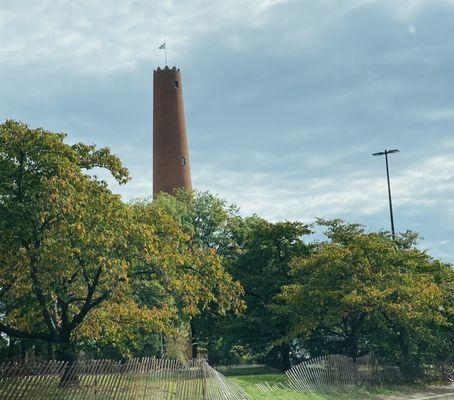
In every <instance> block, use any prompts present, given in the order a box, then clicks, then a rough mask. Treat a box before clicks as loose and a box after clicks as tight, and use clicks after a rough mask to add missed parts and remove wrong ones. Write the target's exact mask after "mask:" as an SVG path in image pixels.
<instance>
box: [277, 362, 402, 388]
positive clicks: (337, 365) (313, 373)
mask: <svg viewBox="0 0 454 400" xmlns="http://www.w3.org/2000/svg"><path fill="white" fill-rule="evenodd" d="M286 375H287V377H288V380H289V385H290V386H291V387H292V388H293V389H295V390H298V391H302V392H325V391H343V392H345V391H349V390H355V389H357V388H358V387H366V388H373V387H376V386H377V385H380V384H381V383H383V382H389V381H393V382H394V383H396V382H397V381H400V380H402V375H401V373H400V371H399V368H398V367H395V366H388V365H381V364H379V363H378V361H377V359H376V358H375V357H374V356H373V355H367V356H365V357H361V358H359V359H357V360H356V362H353V360H352V359H351V358H349V357H346V356H343V355H326V356H321V357H316V358H313V359H311V360H308V361H304V362H302V363H300V364H298V365H295V366H294V367H292V368H290V369H289V370H288V371H286Z"/></svg>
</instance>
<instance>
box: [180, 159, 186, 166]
mask: <svg viewBox="0 0 454 400" xmlns="http://www.w3.org/2000/svg"><path fill="white" fill-rule="evenodd" d="M181 165H182V166H183V167H184V166H185V165H186V158H184V157H181Z"/></svg>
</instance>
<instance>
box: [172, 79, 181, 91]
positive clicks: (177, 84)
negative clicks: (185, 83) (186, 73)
mask: <svg viewBox="0 0 454 400" xmlns="http://www.w3.org/2000/svg"><path fill="white" fill-rule="evenodd" d="M173 84H174V85H175V88H177V89H178V88H179V87H180V83H179V82H178V81H173Z"/></svg>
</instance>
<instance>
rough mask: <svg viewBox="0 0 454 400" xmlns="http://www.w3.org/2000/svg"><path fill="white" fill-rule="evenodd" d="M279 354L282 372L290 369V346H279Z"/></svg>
mask: <svg viewBox="0 0 454 400" xmlns="http://www.w3.org/2000/svg"><path fill="white" fill-rule="evenodd" d="M279 352H280V353H281V361H282V371H287V370H288V369H290V346H289V344H288V343H283V344H281V346H280V348H279Z"/></svg>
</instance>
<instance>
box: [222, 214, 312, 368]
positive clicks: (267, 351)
mask: <svg viewBox="0 0 454 400" xmlns="http://www.w3.org/2000/svg"><path fill="white" fill-rule="evenodd" d="M232 231H233V239H234V242H235V243H236V246H237V248H236V249H235V251H234V252H232V253H231V257H230V261H229V262H230V265H229V271H230V272H231V273H232V275H233V276H234V278H236V279H238V280H239V281H240V282H241V284H242V285H243V287H244V291H245V300H246V305H247V309H246V312H245V313H244V314H243V315H241V316H240V318H238V319H236V321H233V322H232V325H231V326H230V331H231V332H232V333H233V334H234V336H235V337H236V339H237V341H238V342H239V343H240V344H242V345H244V346H247V347H248V348H249V349H250V350H251V351H252V352H253V353H255V354H256V355H260V356H261V357H262V358H267V357H271V358H272V359H273V360H274V361H275V362H276V361H279V363H280V367H281V368H282V369H283V370H286V369H288V368H290V351H291V348H290V344H291V343H290V340H287V336H288V334H289V331H288V328H289V315H288V314H287V313H286V312H285V310H283V309H282V308H279V307H278V306H279V304H280V300H279V298H278V295H279V293H280V292H281V288H282V287H283V286H284V285H288V284H289V283H290V282H291V276H290V262H291V260H292V259H293V258H294V257H297V256H302V257H304V256H306V255H307V254H308V253H309V251H310V249H309V247H308V246H307V245H306V244H305V243H304V242H303V241H302V236H303V235H307V234H308V233H310V230H309V228H308V226H307V225H305V224H303V223H301V222H288V221H284V222H276V223H272V222H268V221H266V220H265V219H262V218H259V217H257V216H253V217H248V218H244V219H237V221H236V226H235V227H233V228H232Z"/></svg>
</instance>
